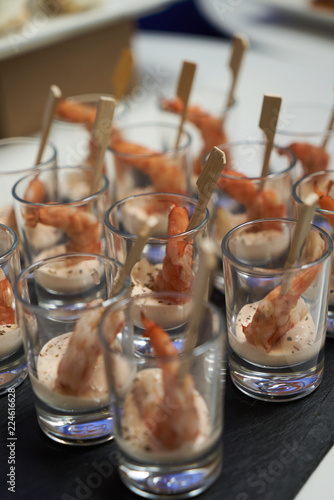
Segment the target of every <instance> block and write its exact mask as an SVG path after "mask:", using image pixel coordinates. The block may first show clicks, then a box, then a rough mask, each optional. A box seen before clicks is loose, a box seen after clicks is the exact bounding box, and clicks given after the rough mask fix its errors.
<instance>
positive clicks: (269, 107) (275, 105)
mask: <svg viewBox="0 0 334 500" xmlns="http://www.w3.org/2000/svg"><path fill="white" fill-rule="evenodd" d="M281 103H282V97H281V96H279V95H273V94H264V97H263V103H262V111H261V117H260V123H259V127H260V129H262V130H263V133H264V135H265V136H266V148H265V152H264V158H263V164H262V172H261V177H262V181H261V184H260V186H259V189H263V185H264V177H266V176H267V175H268V172H269V160H270V155H271V150H272V148H273V145H274V137H275V132H276V126H277V120H278V115H279V111H280V108H281Z"/></svg>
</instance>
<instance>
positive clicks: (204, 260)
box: [178, 238, 218, 380]
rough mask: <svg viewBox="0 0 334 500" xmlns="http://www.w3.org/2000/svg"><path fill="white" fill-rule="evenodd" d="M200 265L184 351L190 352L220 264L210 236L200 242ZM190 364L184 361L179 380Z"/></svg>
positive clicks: (195, 340) (195, 282) (194, 343)
mask: <svg viewBox="0 0 334 500" xmlns="http://www.w3.org/2000/svg"><path fill="white" fill-rule="evenodd" d="M198 247H199V265H198V271H197V273H196V277H195V280H194V298H193V307H192V315H191V318H190V322H189V326H188V330H187V332H186V336H185V344H184V347H183V351H185V352H189V351H191V350H192V349H194V347H195V346H196V342H197V338H198V328H199V324H200V321H201V318H202V315H203V308H204V304H205V302H206V300H207V297H208V286H209V283H210V278H211V276H212V274H213V273H214V271H215V270H216V268H217V266H218V256H217V251H216V245H215V243H214V242H213V241H212V240H210V239H209V238H203V239H202V240H201V241H200V242H199V245H198ZM189 367H190V364H189V362H187V363H182V364H181V366H180V369H179V372H178V378H179V380H182V379H183V377H184V376H185V375H186V373H187V372H188V371H189Z"/></svg>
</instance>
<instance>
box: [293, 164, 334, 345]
mask: <svg viewBox="0 0 334 500" xmlns="http://www.w3.org/2000/svg"><path fill="white" fill-rule="evenodd" d="M333 183H334V170H323V171H322V172H315V173H313V174H309V175H305V176H304V177H302V178H301V179H299V181H298V182H296V183H295V184H294V186H293V188H292V197H293V201H294V211H295V216H296V217H298V214H299V211H300V209H301V207H302V206H303V204H304V201H305V199H306V197H307V196H308V195H309V194H310V193H316V194H318V196H319V201H318V206H317V207H316V209H315V213H314V218H313V224H315V225H316V226H318V227H321V228H322V229H323V230H324V231H327V233H329V234H330V235H331V237H332V238H333V237H334V198H332V196H331V194H330V193H331V191H333V190H332V186H333ZM327 337H334V265H333V263H332V270H331V280H330V293H329V305H328V315H327Z"/></svg>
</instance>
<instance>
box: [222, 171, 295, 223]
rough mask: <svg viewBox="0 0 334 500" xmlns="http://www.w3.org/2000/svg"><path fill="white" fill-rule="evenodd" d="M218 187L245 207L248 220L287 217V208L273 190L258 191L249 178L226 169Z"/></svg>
mask: <svg viewBox="0 0 334 500" xmlns="http://www.w3.org/2000/svg"><path fill="white" fill-rule="evenodd" d="M218 186H219V187H220V188H221V189H222V190H223V191H225V192H226V193H227V194H228V195H229V196H231V198H234V199H235V200H236V201H238V202H239V203H241V204H243V205H245V207H246V210H247V215H248V220H250V221H251V220H256V219H263V218H264V219H270V218H281V217H286V207H285V205H284V203H281V202H280V201H279V199H278V197H277V194H276V192H275V191H273V190H272V189H266V188H264V189H261V190H260V189H258V187H257V186H256V185H255V184H254V182H253V181H252V180H251V179H249V178H248V177H247V176H245V175H243V174H241V173H240V172H236V171H234V170H229V169H224V170H223V175H221V176H220V178H219V180H218Z"/></svg>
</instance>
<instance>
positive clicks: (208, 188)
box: [186, 146, 226, 231]
mask: <svg viewBox="0 0 334 500" xmlns="http://www.w3.org/2000/svg"><path fill="white" fill-rule="evenodd" d="M225 163H226V157H225V153H224V152H223V151H221V150H220V149H219V148H217V147H216V146H214V147H213V148H212V150H211V152H210V154H209V156H208V159H207V160H206V162H205V165H204V167H203V169H202V172H201V173H200V175H199V177H198V179H197V181H196V184H197V187H198V201H197V204H196V207H195V210H194V212H193V214H192V216H191V218H190V221H189V224H188V227H187V229H186V230H187V231H189V230H190V229H193V228H194V227H196V226H197V224H199V223H200V222H201V220H202V218H203V214H204V212H205V209H206V207H207V204H208V203H209V201H210V198H211V196H212V193H213V191H214V189H215V187H216V185H217V182H218V179H219V177H220V175H221V173H222V170H223V168H224V165H225Z"/></svg>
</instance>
